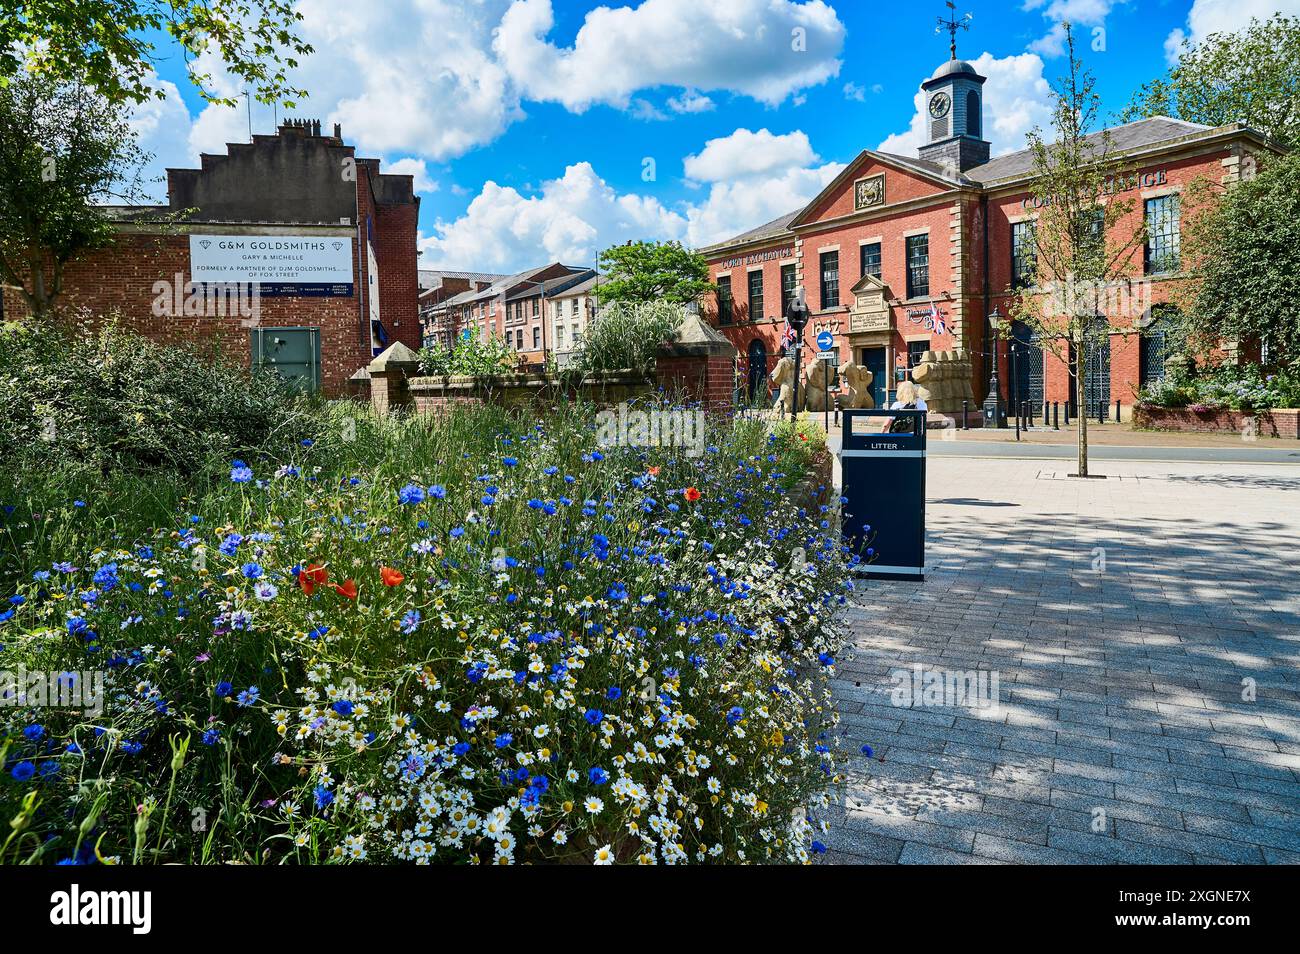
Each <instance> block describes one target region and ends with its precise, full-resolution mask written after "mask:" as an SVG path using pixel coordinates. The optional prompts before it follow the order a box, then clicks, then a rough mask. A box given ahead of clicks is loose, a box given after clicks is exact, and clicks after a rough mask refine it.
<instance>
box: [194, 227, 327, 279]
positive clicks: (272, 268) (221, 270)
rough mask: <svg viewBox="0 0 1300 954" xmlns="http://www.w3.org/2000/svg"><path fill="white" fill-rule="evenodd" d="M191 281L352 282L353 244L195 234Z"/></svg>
mask: <svg viewBox="0 0 1300 954" xmlns="http://www.w3.org/2000/svg"><path fill="white" fill-rule="evenodd" d="M190 281H193V282H256V283H259V284H260V283H268V284H277V283H286V282H289V283H301V284H351V282H352V243H351V242H350V241H348V240H347V239H345V238H338V237H336V236H319V235H191V236H190Z"/></svg>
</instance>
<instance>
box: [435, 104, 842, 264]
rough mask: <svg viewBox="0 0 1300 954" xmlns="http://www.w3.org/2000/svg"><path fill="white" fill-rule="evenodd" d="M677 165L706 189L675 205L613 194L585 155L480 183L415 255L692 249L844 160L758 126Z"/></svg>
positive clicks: (760, 218)
mask: <svg viewBox="0 0 1300 954" xmlns="http://www.w3.org/2000/svg"><path fill="white" fill-rule="evenodd" d="M683 166H684V168H685V170H686V173H687V175H688V176H690V177H691V179H692V180H693V181H695V182H696V183H701V184H707V185H708V191H707V193H704V195H703V197H702V198H701V199H700V200H699V201H698V202H685V203H682V204H680V205H678V206H676V207H669V206H666V205H665V204H664V203H662V202H661V201H660V200H659V199H657V198H655V197H654V196H647V195H638V194H635V193H630V192H620V191H618V190H617V189H615V188H614V187H613V186H611V185H610V184H609V183H608V182H606V181H605V180H604V179H602V178H601V177H600V176H599V175H598V174H597V173H596V170H595V169H593V168H592V166H591V164H590V163H586V162H580V163H575V164H574V165H571V166H569V167H568V168H567V169H565V170H564V174H563V175H562V176H560V177H559V178H557V179H552V180H549V181H547V182H544V183H542V185H541V187H540V188H539V189H536V190H528V189H525V190H523V191H522V192H521V191H520V190H518V189H515V188H512V187H509V186H502V185H499V184H497V183H496V182H488V183H486V184H485V185H484V186H483V188H482V190H481V191H480V192H479V194H478V195H476V196H475V197H474V199H473V200H472V201H471V202H470V204H469V208H468V209H466V211H465V213H464V214H463V215H461V216H459V217H458V218H456V219H454V220H453V221H450V222H438V223H437V224H436V225H435V226H434V234H433V235H431V236H428V237H425V238H423V239H422V240H421V243H420V247H421V249H422V250H423V251H424V257H423V261H424V262H425V263H429V264H430V267H434V266H435V265H436V267H439V268H464V269H486V270H491V271H501V272H513V271H518V270H520V269H523V268H526V267H528V266H530V265H539V264H542V263H544V262H549V261H557V260H558V261H562V262H566V263H568V264H574V265H590V264H594V263H595V260H596V256H597V254H599V252H600V251H601V250H602V249H605V248H608V247H609V246H611V245H614V244H616V243H619V242H624V241H627V240H628V239H651V240H665V239H676V240H679V241H683V242H685V243H686V244H687V245H689V246H692V247H697V248H698V247H700V246H703V245H708V244H711V243H713V242H718V241H721V240H722V239H725V238H728V237H730V236H732V235H737V234H739V233H741V232H744V231H747V230H748V229H751V228H753V227H754V226H756V225H761V224H762V223H764V222H768V221H771V220H772V219H775V218H777V217H778V216H781V215H784V214H785V213H787V212H792V211H794V210H795V209H798V208H800V207H802V206H803V205H805V204H807V202H808V201H809V200H810V199H812V198H813V196H815V195H817V193H819V192H820V191H821V190H822V189H823V188H825V187H826V185H827V183H829V182H830V181H831V180H832V179H834V178H835V176H837V175H838V174H839V173H840V171H841V170H842V169H843V168H844V165H843V164H842V163H838V162H821V161H820V160H819V159H818V157H817V155H816V153H814V152H813V149H812V146H811V144H810V143H809V142H808V137H807V136H806V135H805V134H804V133H802V132H800V131H795V132H792V133H789V134H787V135H784V136H776V135H773V134H772V133H771V132H769V131H768V130H766V129H761V130H759V131H758V132H753V131H751V130H748V129H737V130H736V131H735V132H733V133H732V134H731V135H729V136H724V137H721V138H719V139H712V140H710V141H709V142H707V143H705V145H704V148H703V149H701V150H700V152H699V153H697V154H695V155H691V156H687V157H686V159H685V160H684V162H683Z"/></svg>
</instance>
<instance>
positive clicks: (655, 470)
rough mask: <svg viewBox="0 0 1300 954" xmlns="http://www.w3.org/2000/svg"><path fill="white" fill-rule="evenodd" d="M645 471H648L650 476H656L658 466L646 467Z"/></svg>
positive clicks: (657, 474)
mask: <svg viewBox="0 0 1300 954" xmlns="http://www.w3.org/2000/svg"><path fill="white" fill-rule="evenodd" d="M646 473H648V474H649V475H650V476H651V477H658V476H659V468H658V467H650V468H648V469H647V470H646Z"/></svg>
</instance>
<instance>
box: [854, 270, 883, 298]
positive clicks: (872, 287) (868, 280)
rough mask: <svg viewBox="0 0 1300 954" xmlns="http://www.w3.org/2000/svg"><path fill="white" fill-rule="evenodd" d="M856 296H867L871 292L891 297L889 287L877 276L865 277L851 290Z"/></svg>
mask: <svg viewBox="0 0 1300 954" xmlns="http://www.w3.org/2000/svg"><path fill="white" fill-rule="evenodd" d="M849 291H850V292H852V293H853V294H854V295H861V294H865V293H867V292H870V291H880V292H883V293H884V296H885V297H886V298H889V297H890V294H889V286H888V285H886V284H885V283H884V282H883V281H881V280H880V279H879V278H877V277H876V276H875V275H863V276H862V277H861V278H859V279H858V280H857V281H856V282H855V283H854V284H853V287H852V288H850V289H849Z"/></svg>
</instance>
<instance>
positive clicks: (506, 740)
mask: <svg viewBox="0 0 1300 954" xmlns="http://www.w3.org/2000/svg"><path fill="white" fill-rule="evenodd" d="M514 740H515V739H514V736H513V735H511V734H510V733H509V732H502V733H501V734H500V735H498V736H497V737H496V738H495V739H493V740H492V744H493V745H495V746H496V747H497V748H498V749H504V748H505V747H506V746H507V745H509V744H510V743H511V742H513V741H514Z"/></svg>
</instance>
